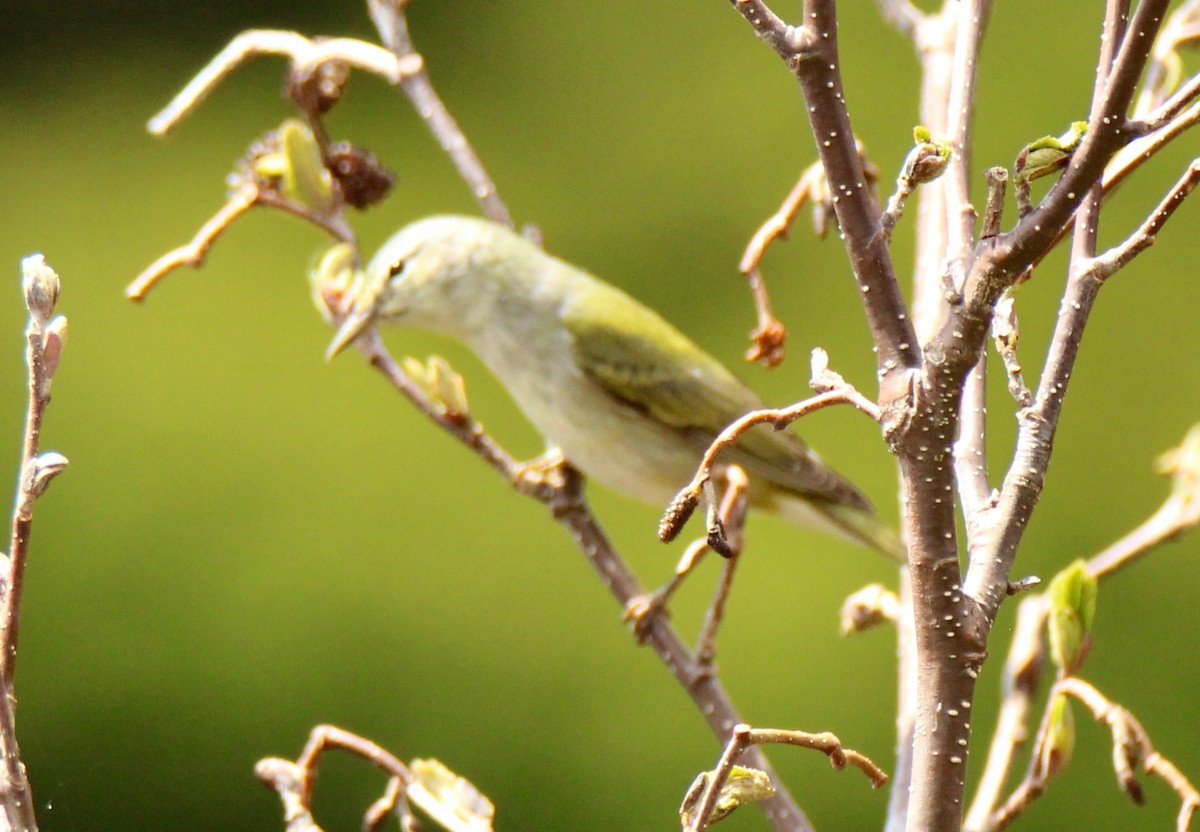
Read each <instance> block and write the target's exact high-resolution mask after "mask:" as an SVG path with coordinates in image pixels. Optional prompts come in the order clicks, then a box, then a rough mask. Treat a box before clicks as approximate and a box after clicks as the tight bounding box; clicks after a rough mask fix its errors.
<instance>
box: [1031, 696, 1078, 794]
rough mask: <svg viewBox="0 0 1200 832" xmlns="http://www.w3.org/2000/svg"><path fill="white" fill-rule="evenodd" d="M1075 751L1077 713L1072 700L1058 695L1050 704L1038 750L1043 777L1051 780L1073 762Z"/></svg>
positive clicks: (1038, 761)
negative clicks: (1072, 706)
mask: <svg viewBox="0 0 1200 832" xmlns="http://www.w3.org/2000/svg"><path fill="white" fill-rule="evenodd" d="M1074 750H1075V712H1074V711H1073V710H1071V700H1070V699H1068V698H1067V697H1066V696H1064V695H1063V694H1061V693H1059V694H1056V695H1055V697H1054V699H1053V700H1052V701H1051V702H1050V708H1049V711H1048V712H1047V718H1046V733H1045V738H1044V741H1043V742H1042V745H1041V748H1039V749H1038V760H1037V766H1038V769H1039V770H1040V772H1039V773H1040V774H1041V775H1042V777H1044V778H1046V779H1049V778H1051V777H1053V776H1054V775H1055V774H1058V773H1059V772H1060V771H1062V770H1063V769H1064V768H1066V767H1067V763H1069V762H1071V753H1072V752H1073V751H1074Z"/></svg>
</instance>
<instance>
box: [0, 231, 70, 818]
mask: <svg viewBox="0 0 1200 832" xmlns="http://www.w3.org/2000/svg"><path fill="white" fill-rule="evenodd" d="M21 269H22V272H23V281H22V286H23V289H24V292H25V305H26V307H28V309H29V323H28V325H27V326H26V328H25V341H26V345H25V363H26V365H27V366H28V369H29V402H28V406H27V409H26V411H25V431H24V436H23V439H22V442H21V464H20V468H19V469H18V473H17V489H16V491H17V493H16V499H15V500H14V501H13V514H12V539H11V547H10V548H9V551H8V555H7V557H6V558H5V563H4V565H3V571H2V572H0V681H2V682H3V688H2V689H0V757H2V758H3V759H2V762H0V821H3V828H4V829H11V830H17V832H36V830H37V818H36V817H35V815H34V804H33V793H32V791H31V790H30V787H29V778H28V777H27V776H26V773H25V764H24V763H23V762H22V761H21V750H20V747H19V746H18V745H17V730H16V703H17V699H16V693H15V688H14V674H15V671H16V664H17V634H18V632H17V631H18V624H19V623H20V618H21V595H22V590H23V588H24V577H25V563H26V561H27V560H28V556H29V538H30V534H31V532H32V531H33V507H34V504H35V503H36V502H37V499H38V497H40V496H41V495H42V494H43V493H44V492H45V490H46V489H47V488H48V487H49V486H50V482H51V480H53V479H54V478H55V477H56V476H58V474H60V473H62V471H63V470H64V469H66V467H67V459H66V457H64V456H63V455H62V454H57V453H53V452H51V453H41V452H40V448H41V433H42V420H43V419H44V418H45V415H46V407H47V406H48V405H49V404H50V382H51V381H52V380H53V379H54V373H55V371H56V370H57V369H58V363H59V360H60V359H61V358H62V350H63V345H64V344H65V342H66V335H67V319H66V318H63V317H62V316H59V317H53V316H54V309H55V306H56V305H57V303H58V293H59V288H60V283H59V278H58V275H57V274H55V272H54V270H53V269H52V268H50V267H49V266H48V265H47V264H46V261H45V259H44V258H43V257H42V256H41V255H40V254H37V255H33V256H31V257H27V258H25V260H24V261H23V262H22V263H21Z"/></svg>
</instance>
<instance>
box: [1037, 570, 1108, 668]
mask: <svg viewBox="0 0 1200 832" xmlns="http://www.w3.org/2000/svg"><path fill="white" fill-rule="evenodd" d="M1097 587H1098V583H1097V581H1096V577H1095V576H1094V575H1093V574H1092V573H1091V572H1089V571H1088V569H1087V563H1086V562H1085V561H1084V560H1083V559H1079V560H1076V561H1075V562H1074V563H1072V564H1071V565H1070V566H1068V567H1067V568H1066V569H1064V570H1062V571H1061V572H1059V573H1058V574H1057V575H1055V576H1054V578H1053V580H1051V581H1050V587H1049V590H1048V591H1047V594H1048V597H1049V600H1050V617H1049V622H1048V627H1049V630H1050V655H1051V657H1052V658H1053V660H1054V663H1055V665H1057V666H1058V668H1059V671H1060V672H1061V673H1062V674H1063V675H1067V676H1070V675H1071V674H1073V673H1074V672H1075V671H1077V670H1078V669H1079V667H1080V666H1081V665H1082V664H1083V660H1084V659H1085V658H1087V651H1088V648H1089V647H1090V646H1091V634H1092V622H1093V621H1094V620H1095V618H1096V590H1097Z"/></svg>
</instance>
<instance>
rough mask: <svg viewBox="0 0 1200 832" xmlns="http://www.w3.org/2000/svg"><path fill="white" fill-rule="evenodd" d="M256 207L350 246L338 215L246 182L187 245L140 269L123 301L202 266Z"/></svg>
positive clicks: (346, 227) (351, 238) (351, 235)
mask: <svg viewBox="0 0 1200 832" xmlns="http://www.w3.org/2000/svg"><path fill="white" fill-rule="evenodd" d="M257 206H262V207H268V208H278V209H280V210H281V211H284V212H286V213H289V214H292V215H294V216H297V217H299V218H300V219H303V220H305V221H306V222H308V223H311V224H312V225H315V226H317V227H318V228H321V229H323V230H324V231H326V232H328V233H329V234H330V236H332V237H333V238H334V239H336V240H340V241H342V242H354V239H355V238H354V231H353V229H351V228H350V226H349V225H348V224H347V223H346V222H345V220H344V219H343V218H342V217H341V215H335V216H332V217H331V216H326V215H325V214H322V213H320V212H318V211H314V210H312V209H310V208H308V207H307V206H305V205H301V204H300V203H298V202H294V201H293V200H290V199H286V198H284V197H283V196H282V195H281V194H279V193H276V192H275V191H272V190H269V189H266V188H262V187H258V186H257V185H255V184H254V183H250V182H247V183H244V184H243V185H242V186H241V187H239V188H237V189H236V190H235V191H234V192H233V194H231V195H230V197H229V199H228V200H227V201H226V202H225V204H224V205H222V206H221V208H220V209H219V210H218V211H217V212H216V213H215V214H213V215H212V216H211V217H210V218H209V219H208V220H207V221H206V222H205V223H204V224H203V225H202V226H200V228H199V229H198V230H197V231H196V233H195V235H193V237H192V239H191V240H190V241H189V242H187V243H185V244H184V245H182V246H179V247H178V248H174V249H171V250H170V251H168V252H167V253H166V254H164V255H162V256H161V257H159V258H158V259H156V260H155V261H154V262H153V263H151V264H150V265H149V266H147V267H146V268H145V269H143V270H142V273H141V274H139V275H138V276H137V277H136V278H134V279H133V281H132V282H131V283H130V284H129V285H128V286H127V287H126V288H125V297H127V298H129V299H130V300H135V301H140V300H143V299H145V297H146V295H147V294H148V293H149V292H150V290H151V289H153V288H154V287H155V286H156V285H158V283H159V281H161V280H162V279H163V278H165V277H166V276H167V275H169V274H170V273H171V272H173V271H175V270H176V269H179V268H182V267H184V266H190V267H192V268H199V267H200V266H202V265H204V260H205V258H207V257H208V252H209V251H210V250H211V249H212V247H213V245H214V244H215V243H216V242H217V239H218V238H219V237H220V236H221V235H222V234H224V233H225V232H226V231H228V230H229V229H230V228H231V227H232V226H233V223H234V222H236V221H237V220H238V219H239V218H240V217H241V216H242V215H243V214H245V213H247V212H248V211H249V210H250V209H251V208H254V207H257Z"/></svg>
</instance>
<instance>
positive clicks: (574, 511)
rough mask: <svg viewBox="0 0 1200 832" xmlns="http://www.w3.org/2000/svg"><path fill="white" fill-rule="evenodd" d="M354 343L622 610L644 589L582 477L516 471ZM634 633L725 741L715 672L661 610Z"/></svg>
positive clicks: (490, 443)
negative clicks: (572, 552)
mask: <svg viewBox="0 0 1200 832" xmlns="http://www.w3.org/2000/svg"><path fill="white" fill-rule="evenodd" d="M356 345H357V346H358V348H359V349H360V350H361V351H362V352H363V353H364V354H365V356H366V358H367V360H368V362H369V363H370V364H371V366H372V367H374V368H375V369H376V370H378V371H379V372H380V373H381V374H383V376H384V377H385V378H386V379H387V380H388V381H389V382H390V383H391V384H392V386H393V387H395V388H396V390H397V391H398V392H399V393H400V394H401V395H403V396H404V397H405V398H407V399H408V400H409V401H410V402H412V403H413V404H414V405H415V406H416V407H417V408H418V409H419V410H420V411H421V412H423V413H424V414H425V415H426V416H428V417H429V418H430V419H431V420H433V422H434V423H436V424H437V425H438V426H439V427H441V428H442V429H444V430H445V431H447V432H448V433H450V434H451V435H452V436H454V437H455V438H456V439H458V440H459V441H460V442H462V443H463V444H465V445H466V446H467V447H469V448H471V449H472V450H473V451H475V452H476V453H477V454H479V456H480V457H481V458H482V459H483V460H484V461H485V462H486V463H487V464H488V465H490V466H491V467H492V468H493V469H495V470H496V471H497V472H498V473H500V474H501V475H502V476H504V477H505V478H506V479H507V480H508V481H509V482H511V483H513V484H514V486H515V487H517V488H518V489H519V490H521V491H522V492H524V493H526V494H529V495H530V496H532V497H533V498H534V499H536V500H538V501H539V502H541V503H543V504H545V505H546V506H547V507H548V508H549V509H550V512H551V514H552V515H553V517H554V519H555V520H557V521H558V522H559V523H560V524H561V525H562V526H563V528H564V529H566V531H567V533H568V534H569V535H570V536H571V539H572V540H573V541H574V542H575V544H576V546H578V547H579V549H580V551H581V552H583V554H584V556H585V557H586V558H587V560H588V563H590V564H591V565H592V568H593V569H594V570H595V571H596V573H597V574H598V575H599V576H600V579H601V580H602V581H603V583H604V585H605V586H606V587H608V589H609V591H610V592H611V593H612V595H613V597H615V598H616V599H617V601H618V602H619V603H620V604H621V605H622V608H625V607H626V606H628V605H629V604H630V603H631V602H632V601H634V600H635V599H637V598H640V597H643V596H644V595H645V594H646V591H645V588H644V587H642V585H641V584H640V583H639V582H638V580H637V578H636V577H635V576H634V574H633V572H632V571H631V570H630V569H629V567H628V565H627V564H626V563H625V561H624V560H623V559H622V558H621V557H620V555H619V554H618V553H617V551H616V549H615V548H614V547H613V546H612V543H611V542H610V541H609V539H608V536H607V535H606V534H605V533H604V530H603V529H602V528H601V527H600V525H599V523H597V522H596V519H595V518H594V517H593V516H592V514H591V511H590V510H589V509H588V507H587V504H586V503H585V502H584V498H583V482H582V478H581V477H580V476H579V475H578V474H577V473H575V472H573V471H572V470H570V469H567V470H566V471H565V472H564V475H563V477H562V479H561V480H560V481H553V480H551V479H540V480H530V479H529V478H527V477H525V476H523V474H524V469H525V466H523V465H522V464H521V463H520V462H518V461H517V460H516V459H514V458H513V457H512V456H510V455H509V454H508V453H506V452H505V451H504V450H503V449H502V448H501V447H500V446H499V445H497V444H496V443H495V441H494V440H492V439H491V438H490V437H489V436H488V435H487V434H486V433H484V431H483V428H482V427H481V426H480V425H479V424H478V423H476V422H474V421H472V420H470V419H469V418H467V419H464V418H462V416H461V414H453V413H447V412H446V411H445V410H444V409H443V408H440V407H438V405H437V404H436V403H435V402H433V401H431V400H430V399H429V397H428V396H427V395H426V393H425V391H424V390H423V389H422V388H421V386H420V385H418V384H417V383H416V382H414V381H413V380H412V379H410V378H409V377H408V376H407V375H406V374H405V373H404V371H403V370H402V369H401V368H400V366H399V365H398V364H396V362H395V361H394V360H393V359H392V358H391V356H390V355H389V354H388V352H387V350H386V349H385V348H384V346H383V341H382V339H381V338H380V337H379V335H378V334H377V333H370V334H368V335H365V336H363V337H360V338H359V339H358V341H357V342H356ZM642 636H643V640H644V641H645V642H646V643H648V644H650V645H651V646H652V647H653V648H654V652H655V653H656V654H657V655H658V656H659V658H660V659H662V661H663V663H664V664H665V665H666V666H667V668H668V669H669V670H670V671H671V672H672V673H673V674H674V676H675V678H676V680H677V681H678V682H679V684H680V685H681V686H682V687H683V689H684V690H685V691H687V693H688V695H689V696H690V697H691V699H692V702H693V703H695V705H696V707H697V708H698V709H699V710H700V712H701V713H702V714H703V715H704V717H705V720H706V721H707V722H708V724H709V727H710V728H711V729H712V730H713V732H714V733H715V734H716V735H717V737H718V738H719V739H721V740H722V741H725V740H726V739H727V738H728V736H729V732H730V731H731V730H732V728H733V726H734V725H737V724H739V723H740V722H741V721H742V720H741V718H740V716H739V715H738V713H737V711H736V710H735V709H734V706H733V703H732V701H731V700H730V698H729V696H728V694H727V693H726V692H725V689H724V687H723V686H722V685H721V683H720V681H719V679H718V678H717V675H716V674H715V673H712V672H701V670H700V665H699V663H698V662H697V659H696V656H695V655H694V654H693V652H692V651H691V650H690V649H689V648H688V647H687V645H686V644H685V643H684V642H683V639H681V638H680V637H679V634H678V633H677V632H676V630H675V629H674V627H672V626H671V623H670V621H669V620H668V619H667V617H666V616H662V615H653V616H648V617H647V620H646V621H645V622H644V630H643V632H642ZM746 754H747V755H749V759H748V763H749V764H750V765H752V766H754V767H755V768H758V769H762V770H764V771H766V772H768V773H769V774H770V776H771V778H772V780H773V781H776V782H778V781H777V780H776V778H775V775H774V773H773V769H772V768H771V764H770V763H769V762H768V761H767V758H766V756H765V755H764V754H762V752H761V751H760V750H758V749H757V748H750V749H748V750H747V751H746ZM764 806H765V809H766V811H767V814H768V817H769V818H770V819H771V822H772V824H773V825H774V827H775V829H776V830H777V832H811V830H812V825H811V824H810V823H809V821H808V818H807V817H806V816H805V814H804V812H803V811H802V810H801V809H800V807H799V806H798V805H797V804H796V803H795V801H794V800H793V799H792V797H791V795H790V794H788V793H787V791H786V790H784V789H782V788H779V789H778V791H777V793H776V794H775V795H774V796H772V797H770V798H768V799H767V800H766V801H765V802H764Z"/></svg>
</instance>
